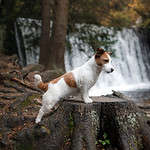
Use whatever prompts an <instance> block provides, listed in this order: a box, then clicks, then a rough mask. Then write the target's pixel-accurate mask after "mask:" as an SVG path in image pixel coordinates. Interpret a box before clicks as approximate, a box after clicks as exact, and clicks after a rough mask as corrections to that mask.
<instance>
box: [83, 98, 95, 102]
mask: <svg viewBox="0 0 150 150" xmlns="http://www.w3.org/2000/svg"><path fill="white" fill-rule="evenodd" d="M84 102H85V103H92V102H93V100H92V99H91V98H89V97H87V98H86V99H84Z"/></svg>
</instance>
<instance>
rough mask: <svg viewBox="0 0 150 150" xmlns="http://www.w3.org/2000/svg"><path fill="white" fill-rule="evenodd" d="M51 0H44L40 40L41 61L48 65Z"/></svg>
mask: <svg viewBox="0 0 150 150" xmlns="http://www.w3.org/2000/svg"><path fill="white" fill-rule="evenodd" d="M49 1H50V0H42V35H41V40H40V60H39V63H40V64H42V65H44V66H46V65H47V63H48V57H47V56H48V54H49V42H50V3H49Z"/></svg>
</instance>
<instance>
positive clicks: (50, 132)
mask: <svg viewBox="0 0 150 150" xmlns="http://www.w3.org/2000/svg"><path fill="white" fill-rule="evenodd" d="M93 100H94V103H92V104H85V103H83V101H81V99H79V98H73V99H67V100H64V101H61V102H60V103H59V104H60V105H59V107H58V109H57V110H55V111H54V112H53V113H52V114H49V115H47V116H45V117H44V118H43V121H42V123H41V125H38V126H37V125H35V126H34V127H33V128H32V129H27V130H24V132H21V133H19V134H18V136H17V137H16V140H17V146H16V149H19V148H20V147H23V148H25V147H26V146H27V145H28V146H29V147H28V149H29V148H32V149H38V150H42V149H45V150H48V149H50V150H61V149H63V150H69V149H72V150H83V149H84V150H96V149H105V150H133V149H134V150H149V149H150V134H149V130H150V128H149V126H148V125H147V123H146V122H145V119H144V117H145V115H144V114H143V112H141V111H140V110H139V109H138V108H137V107H136V105H135V104H134V103H133V102H131V101H128V100H125V99H121V98H117V97H112V98H110V97H93ZM106 133H107V135H108V136H107V137H106V136H105V138H104V134H106ZM108 140H109V141H110V144H108ZM96 141H97V142H98V145H100V147H98V145H96ZM106 141H107V142H106ZM102 144H106V145H104V146H102Z"/></svg>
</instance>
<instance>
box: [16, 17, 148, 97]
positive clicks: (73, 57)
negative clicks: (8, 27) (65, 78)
mask: <svg viewBox="0 0 150 150" xmlns="http://www.w3.org/2000/svg"><path fill="white" fill-rule="evenodd" d="M17 21H18V24H20V29H21V31H22V35H23V38H24V45H25V49H26V58H27V64H30V63H38V59H39V46H38V45H37V46H34V47H33V46H32V45H31V41H32V40H33V39H34V38H37V37H39V36H40V33H41V21H40V20H35V19H25V18H19V19H18V20H17ZM33 23H34V24H35V27H33V26H32V24H33ZM93 28H95V26H93ZM103 29H104V27H103ZM96 30H101V27H100V28H99V27H96ZM109 31H110V32H112V29H110V30H109ZM31 34H32V36H31ZM78 34H79V33H76V34H73V35H71V36H68V37H67V39H68V40H69V42H70V43H71V50H70V51H68V50H67V51H66V52H65V67H66V71H70V70H72V69H74V68H76V67H78V66H81V65H82V64H84V63H85V62H86V61H87V60H88V59H89V58H90V57H91V56H92V55H93V54H94V52H93V51H91V48H90V46H89V45H87V44H85V43H83V42H82V41H81V40H79V37H78ZM25 37H27V38H25ZM114 38H115V39H116V40H117V42H116V43H115V44H114V45H113V46H112V48H113V49H115V50H116V51H115V55H116V56H115V57H113V58H112V59H113V64H114V67H115V71H114V72H113V73H111V74H107V73H104V72H102V73H101V74H100V76H99V79H98V81H97V83H96V84H95V86H94V87H93V88H92V89H91V91H90V95H105V94H109V93H112V90H118V91H131V90H136V89H146V88H150V75H149V74H150V45H148V42H147V41H148V40H147V39H146V36H145V34H144V32H139V31H136V30H135V29H125V28H124V29H123V30H122V31H117V33H116V34H115V37H114ZM18 48H19V47H18ZM81 48H82V49H84V51H80V49H81Z"/></svg>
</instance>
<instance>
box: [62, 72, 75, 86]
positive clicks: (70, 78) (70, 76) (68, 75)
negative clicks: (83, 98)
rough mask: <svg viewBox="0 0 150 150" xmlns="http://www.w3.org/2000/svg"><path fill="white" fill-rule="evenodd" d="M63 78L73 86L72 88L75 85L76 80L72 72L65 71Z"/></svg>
mask: <svg viewBox="0 0 150 150" xmlns="http://www.w3.org/2000/svg"><path fill="white" fill-rule="evenodd" d="M64 80H65V82H66V83H67V84H68V85H69V86H70V87H73V88H76V87H77V84H76V81H75V78H74V76H73V73H72V72H69V73H66V74H65V75H64Z"/></svg>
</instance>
